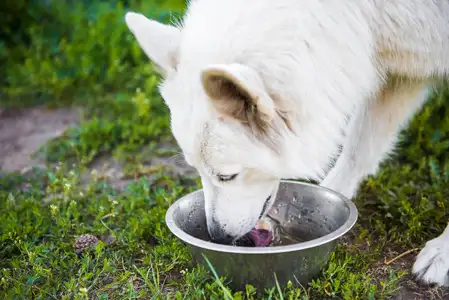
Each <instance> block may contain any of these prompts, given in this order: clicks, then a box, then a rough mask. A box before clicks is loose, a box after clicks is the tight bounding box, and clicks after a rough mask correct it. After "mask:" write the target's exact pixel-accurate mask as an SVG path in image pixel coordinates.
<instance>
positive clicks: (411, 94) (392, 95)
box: [321, 77, 428, 198]
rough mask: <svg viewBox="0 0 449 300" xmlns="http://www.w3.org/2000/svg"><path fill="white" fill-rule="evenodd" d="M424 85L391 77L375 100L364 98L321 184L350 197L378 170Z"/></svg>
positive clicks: (417, 103)
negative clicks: (367, 177) (341, 146)
mask: <svg viewBox="0 0 449 300" xmlns="http://www.w3.org/2000/svg"><path fill="white" fill-rule="evenodd" d="M426 84H427V82H425V81H418V82H412V81H409V80H404V79H400V78H395V77H393V78H391V80H390V81H389V82H388V84H387V85H385V87H383V88H382V89H381V90H379V92H378V94H377V98H376V99H372V100H371V101H367V103H366V105H365V106H364V107H361V108H360V109H359V111H358V112H357V113H356V114H355V115H354V116H352V118H351V120H350V122H349V127H348V131H347V132H346V139H345V142H344V144H343V150H342V152H341V155H340V157H339V158H338V160H337V162H336V164H335V166H334V167H333V168H332V169H331V170H330V172H329V173H328V175H327V176H326V177H325V178H324V180H323V181H322V183H321V185H322V186H324V187H327V188H330V189H333V190H335V191H337V192H339V193H341V194H343V195H344V196H346V197H348V198H352V197H353V196H354V195H355V193H356V192H357V188H358V185H359V184H360V182H361V181H362V180H363V179H364V178H365V176H367V175H370V174H374V173H375V172H376V171H377V168H378V166H379V164H380V162H381V161H382V160H383V159H384V158H385V157H386V156H387V155H388V153H389V152H390V151H391V150H392V149H393V146H394V145H395V142H396V139H397V135H398V133H399V132H400V130H401V128H402V127H403V126H404V125H406V123H407V121H408V120H409V119H410V118H411V116H413V114H414V113H415V112H416V111H417V109H419V108H420V106H421V105H422V103H423V102H424V101H425V99H426V98H427V95H428V88H427V85H426Z"/></svg>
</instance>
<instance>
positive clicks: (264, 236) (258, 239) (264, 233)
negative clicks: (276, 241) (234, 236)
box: [249, 228, 273, 247]
mask: <svg viewBox="0 0 449 300" xmlns="http://www.w3.org/2000/svg"><path fill="white" fill-rule="evenodd" d="M249 237H250V239H251V240H252V241H253V243H254V246H255V247H267V246H269V245H270V244H271V241H272V240H273V234H272V233H271V232H270V231H268V230H266V229H256V228H253V229H252V230H251V231H250V232H249Z"/></svg>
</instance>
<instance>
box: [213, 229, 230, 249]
mask: <svg viewBox="0 0 449 300" xmlns="http://www.w3.org/2000/svg"><path fill="white" fill-rule="evenodd" d="M209 235H210V239H211V240H212V242H214V243H216V244H222V245H230V244H231V243H232V242H233V240H234V237H232V236H231V235H230V234H227V233H226V232H225V231H224V230H223V229H221V227H219V226H214V227H213V228H211V229H210V230H209Z"/></svg>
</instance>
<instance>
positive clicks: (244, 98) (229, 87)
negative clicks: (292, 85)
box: [126, 13, 329, 242]
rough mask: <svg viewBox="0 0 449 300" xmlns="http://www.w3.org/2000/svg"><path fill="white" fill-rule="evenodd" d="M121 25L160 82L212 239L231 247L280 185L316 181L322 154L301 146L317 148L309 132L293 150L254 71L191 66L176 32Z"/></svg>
mask: <svg viewBox="0 0 449 300" xmlns="http://www.w3.org/2000/svg"><path fill="white" fill-rule="evenodd" d="M126 23H127V25H128V27H129V28H130V30H131V32H132V33H133V34H134V36H135V37H136V39H137V41H138V43H139V44H140V46H141V47H142V49H143V50H144V52H145V53H146V54H147V55H148V57H149V58H150V59H151V60H152V61H153V63H154V64H155V65H156V66H157V67H159V69H160V70H161V74H163V76H164V81H163V82H162V84H161V86H160V92H161V95H162V96H163V98H164V100H165V102H166V103H167V105H168V107H169V109H170V114H171V127H172V132H173V135H174V137H175V138H176V140H177V142H178V144H179V145H180V147H181V149H182V151H183V154H184V157H185V159H186V161H187V163H189V164H190V165H192V166H194V167H195V168H196V169H197V170H198V172H199V174H200V176H201V179H202V184H203V190H204V194H205V207H206V216H207V224H208V229H209V233H210V235H211V237H212V238H213V239H215V240H218V241H221V242H232V240H236V239H238V238H240V237H242V236H243V235H245V234H246V233H248V232H249V231H250V230H251V229H252V228H253V227H254V226H255V224H256V222H257V221H258V220H259V218H261V217H263V216H264V215H265V214H266V213H267V212H268V210H269V209H270V207H271V206H272V204H273V202H274V200H275V196H276V193H277V189H278V185H279V182H280V179H281V177H284V178H285V177H293V176H296V177H303V178H317V174H318V173H319V172H320V171H322V166H323V165H326V163H327V158H328V157H329V155H328V154H329V149H327V148H326V144H325V143H321V145H325V146H324V148H323V147H321V148H320V147H315V149H314V148H313V146H314V145H311V146H310V147H309V146H308V143H310V142H311V141H315V140H316V142H317V143H320V141H319V138H318V139H317V138H316V133H314V132H310V133H308V134H304V135H302V137H303V139H302V140H301V141H300V142H294V143H292V141H293V140H295V141H296V140H297V136H298V133H297V132H295V128H294V126H295V124H293V123H296V121H292V119H293V117H291V116H289V115H288V113H286V112H285V110H283V109H281V107H282V103H280V102H279V99H278V98H277V97H276V94H275V93H273V92H272V90H270V88H269V87H267V86H266V81H265V80H264V78H263V75H261V74H260V73H259V72H258V71H257V70H255V69H254V68H252V67H250V66H247V65H244V64H240V63H228V64H227V63H226V64H207V63H206V64H204V63H203V61H201V58H198V61H200V62H199V63H194V62H192V59H195V57H185V56H183V54H184V52H183V51H184V50H183V47H184V45H183V35H182V34H181V31H180V29H179V28H177V27H174V26H169V25H164V24H161V23H158V22H156V21H153V20H149V19H147V18H145V17H144V16H142V15H140V14H135V13H128V14H127V16H126ZM198 34H201V33H198ZM198 55H199V54H198ZM192 56H193V55H192ZM284 107H285V106H284ZM306 118H307V117H306ZM327 121H328V120H324V122H327ZM315 125H316V124H315ZM303 130H305V132H307V131H308V130H309V128H307V127H306V128H304V129H303ZM318 145H320V144H318ZM289 153H294V154H295V155H294V157H295V159H296V158H297V157H300V160H292V159H291V157H292V155H290V154H289ZM289 155H290V156H289ZM297 170H303V173H301V172H299V173H298V171H297ZM317 170H319V171H317ZM290 175H292V176H290Z"/></svg>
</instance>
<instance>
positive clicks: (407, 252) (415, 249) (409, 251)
mask: <svg viewBox="0 0 449 300" xmlns="http://www.w3.org/2000/svg"><path fill="white" fill-rule="evenodd" d="M419 249H420V248H414V249H409V250H407V251H405V252H404V253H401V254H399V255H398V256H396V257H394V258H392V259H391V260H389V261H386V260H385V261H384V263H385V264H386V265H389V264H391V263H393V262H394V261H396V260H398V259H400V258H401V257H403V256H405V255H407V254H410V253H412V252H415V251H418V250H419Z"/></svg>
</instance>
